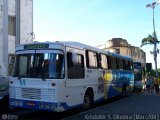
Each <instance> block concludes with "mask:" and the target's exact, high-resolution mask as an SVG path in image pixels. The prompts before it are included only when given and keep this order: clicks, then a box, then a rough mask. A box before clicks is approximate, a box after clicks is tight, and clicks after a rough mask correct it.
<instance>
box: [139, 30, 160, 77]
mask: <svg viewBox="0 0 160 120" xmlns="http://www.w3.org/2000/svg"><path fill="white" fill-rule="evenodd" d="M159 42H160V41H158V40H157V35H156V32H153V35H150V34H149V35H148V36H147V37H146V38H143V39H142V43H141V47H142V46H144V45H148V44H150V45H154V48H153V52H151V54H153V58H154V62H155V69H156V79H157V78H158V70H157V54H158V49H157V44H158V43H159Z"/></svg>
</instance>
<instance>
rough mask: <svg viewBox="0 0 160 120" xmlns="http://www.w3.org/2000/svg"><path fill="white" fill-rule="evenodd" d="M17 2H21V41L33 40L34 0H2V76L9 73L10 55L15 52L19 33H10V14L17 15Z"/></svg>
mask: <svg viewBox="0 0 160 120" xmlns="http://www.w3.org/2000/svg"><path fill="white" fill-rule="evenodd" d="M16 2H20V9H18V10H20V21H19V28H16V29H18V30H20V32H19V33H20V34H18V35H19V36H20V42H19V43H28V42H32V41H33V38H32V33H33V0H0V76H6V75H7V74H8V70H7V69H8V55H9V54H12V55H13V54H14V53H15V43H17V41H16V36H17V35H16V36H12V35H8V15H11V16H16V10H17V9H16ZM4 3H5V4H6V3H7V4H6V6H5V7H4ZM6 8H7V10H4V9H6ZM4 11H5V12H4ZM16 18H17V16H16Z"/></svg>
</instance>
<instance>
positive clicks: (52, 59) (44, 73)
mask: <svg viewBox="0 0 160 120" xmlns="http://www.w3.org/2000/svg"><path fill="white" fill-rule="evenodd" d="M17 58H18V59H17V61H16V63H19V65H18V64H17V65H18V66H19V67H16V72H15V75H14V76H17V77H27V78H42V77H44V78H48V79H57V78H64V55H63V54H60V53H33V54H19V55H18V57H17Z"/></svg>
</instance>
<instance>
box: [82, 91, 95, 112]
mask: <svg viewBox="0 0 160 120" xmlns="http://www.w3.org/2000/svg"><path fill="white" fill-rule="evenodd" d="M92 98H93V97H92V95H91V94H89V93H86V94H85V96H84V100H83V110H88V109H89V108H91V106H92V104H93V100H92Z"/></svg>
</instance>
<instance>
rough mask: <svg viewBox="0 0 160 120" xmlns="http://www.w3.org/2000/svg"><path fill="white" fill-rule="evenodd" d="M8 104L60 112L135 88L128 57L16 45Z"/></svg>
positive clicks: (61, 46)
mask: <svg viewBox="0 0 160 120" xmlns="http://www.w3.org/2000/svg"><path fill="white" fill-rule="evenodd" d="M15 66H16V67H15V72H14V75H13V76H12V77H11V79H10V85H9V101H10V106H12V108H13V107H19V108H30V109H37V110H48V111H55V112H62V111H66V110H68V109H72V108H76V107H81V108H83V109H84V110H86V109H89V108H91V106H92V105H93V104H94V103H95V102H99V101H102V100H105V99H108V98H112V97H115V96H117V95H124V94H125V93H126V92H129V91H132V90H133V85H134V74H133V61H132V58H131V57H126V56H122V55H119V54H115V53H111V52H107V51H103V50H101V49H98V48H95V47H91V46H89V45H85V44H82V43H78V42H71V41H68V42H67V41H66V42H60V41H56V42H36V43H35V42H34V43H32V44H22V45H18V46H16V63H15Z"/></svg>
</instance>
